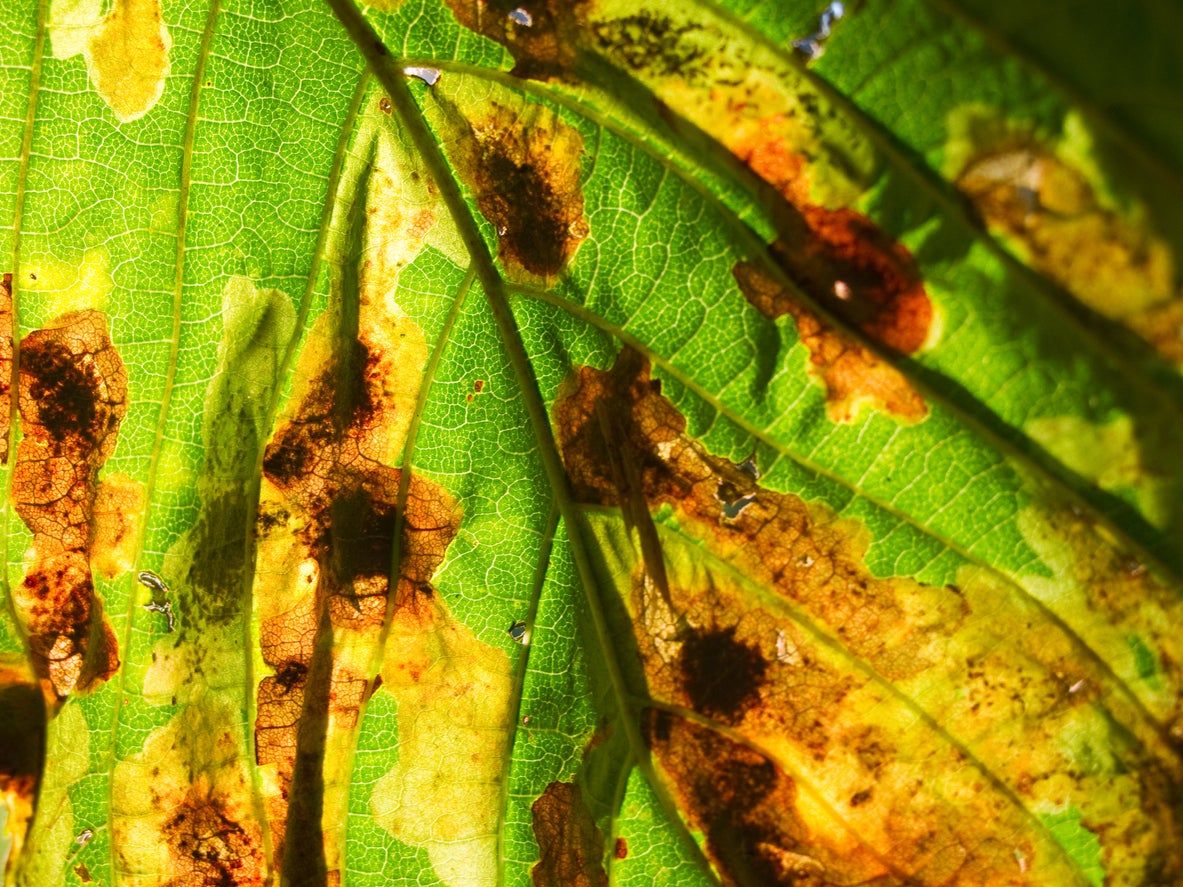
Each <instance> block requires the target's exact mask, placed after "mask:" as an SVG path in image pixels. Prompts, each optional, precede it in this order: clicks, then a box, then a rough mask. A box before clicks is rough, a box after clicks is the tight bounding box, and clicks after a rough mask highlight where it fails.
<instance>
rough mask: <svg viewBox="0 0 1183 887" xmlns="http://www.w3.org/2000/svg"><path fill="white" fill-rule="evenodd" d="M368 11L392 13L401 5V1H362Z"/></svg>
mask: <svg viewBox="0 0 1183 887" xmlns="http://www.w3.org/2000/svg"><path fill="white" fill-rule="evenodd" d="M362 2H363V3H365V5H366V6H368V7H370V9H377V10H378V11H380V12H394V10H396V9H398V8H399V7H400V6H402V5H403V0H362Z"/></svg>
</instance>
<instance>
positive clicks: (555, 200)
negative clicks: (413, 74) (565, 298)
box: [445, 94, 589, 283]
mask: <svg viewBox="0 0 1183 887" xmlns="http://www.w3.org/2000/svg"><path fill="white" fill-rule="evenodd" d="M502 98H503V100H502V99H493V100H489V101H486V102H483V103H481V104H480V105H479V106H477V105H474V106H472V107H468V105H467V104H466V103H464V102H463V101H462V100H460V99H458V100H457V104H455V105H445V107H446V108H447V110H448V125H449V128H450V129H452V130H453V131H454V132H455V139H454V141H453V142H452V146H453V147H452V155H451V156H452V161H453V163H454V164H455V166H456V169H457V172H458V173H459V174H460V177H461V178H462V179H463V180H464V181H465V183H466V184H467V185H468V186H469V187H470V188H471V189H472V191H473V193H474V194H475V196H476V201H477V207H478V208H479V209H480V211H481V214H482V215H484V216H485V218H486V219H488V220H489V223H490V224H491V225H492V226H493V228H494V229H495V230H496V232H497V243H498V255H499V257H500V259H501V260H502V262H504V263H505V266H506V269H507V270H508V271H509V273H510V274H511V276H514V277H518V278H524V279H525V280H527V281H528V282H529V281H540V282H543V283H545V282H549V281H552V280H553V279H554V278H555V277H557V276H558V275H559V274H560V273H561V272H562V271H563V270H564V269H565V268H566V267H567V266H568V265H569V264H570V262H571V260H572V258H573V257H574V255H575V252H576V250H577V249H578V248H579V245H580V244H581V243H582V242H583V240H584V239H585V238H586V237H587V236H588V233H589V228H588V222H587V218H586V217H585V215H584V201H583V186H582V180H581V176H582V168H581V158H582V156H583V138H582V137H581V136H580V134H579V132H578V131H577V130H576V129H575V128H574V127H572V126H571V125H569V124H567V123H565V122H563V121H562V120H561V119H560V118H559V117H558V115H557V114H555V113H554V112H553V111H551V110H550V109H549V108H546V107H544V106H542V105H539V104H537V103H533V102H525V101H522V100H520V99H517V98H516V97H513V96H511V95H509V94H506V95H505V96H504V97H502ZM445 101H446V99H445Z"/></svg>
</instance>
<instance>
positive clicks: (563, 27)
mask: <svg viewBox="0 0 1183 887" xmlns="http://www.w3.org/2000/svg"><path fill="white" fill-rule="evenodd" d="M447 3H448V6H450V7H451V9H452V14H453V15H455V16H456V21H458V22H460V24H461V25H463V26H464V27H466V28H468V29H469V30H472V31H476V32H477V33H478V34H483V35H484V36H486V37H488V38H489V39H491V40H495V41H497V42H498V43H500V44H501V45H502V46H504V47H505V48H506V49H508V50H509V51H510V53H511V54H512V55H513V57H514V61H515V62H516V64H515V65H514V68H513V74H514V75H515V76H517V77H526V78H531V79H535V80H546V79H549V78H552V77H564V76H565V75H567V74H568V73H569V72H570V70H571V67H572V65H573V64H574V62H575V53H576V44H577V39H578V36H579V30H580V28H581V27H582V22H581V19H582V16H583V12H584V10H585V9H586V8H587V6H588V5H589V0H447Z"/></svg>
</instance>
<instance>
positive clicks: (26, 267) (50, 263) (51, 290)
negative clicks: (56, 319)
mask: <svg viewBox="0 0 1183 887" xmlns="http://www.w3.org/2000/svg"><path fill="white" fill-rule="evenodd" d="M110 264H111V259H110V256H109V255H108V253H107V251H106V250H105V249H102V248H99V247H96V248H95V249H90V250H87V251H86V252H85V253H83V255H82V259H81V260H80V261H78V262H64V261H60V260H58V259H55V258H52V257H50V256H43V257H39V258H29V259H24V260H22V261H21V278H20V290H21V294H22V295H29V294H33V293H35V294H36V297H35V299H30V301H33V302H34V305H37V306H40V305H42V304H43V305H44V310H45V312H46V313H47V314H50V315H56V314H64V313H66V312H68V311H84V310H86V309H88V308H90V309H94V310H96V311H103V310H105V309H106V307H107V300H108V298H110V296H111V291H112V290H114V289H115V281H114V279H113V278H112V277H111V268H110ZM25 307H27V305H26V306H25Z"/></svg>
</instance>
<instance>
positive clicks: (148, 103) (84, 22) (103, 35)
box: [49, 0, 172, 123]
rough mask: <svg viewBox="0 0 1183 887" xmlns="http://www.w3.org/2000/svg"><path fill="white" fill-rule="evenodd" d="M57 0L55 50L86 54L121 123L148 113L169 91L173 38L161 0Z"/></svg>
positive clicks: (63, 54)
mask: <svg viewBox="0 0 1183 887" xmlns="http://www.w3.org/2000/svg"><path fill="white" fill-rule="evenodd" d="M103 5H104V4H103V2H102V0H55V2H54V4H53V7H52V9H51V10H50V15H49V31H50V39H51V40H52V44H53V54H54V57H55V58H58V59H68V58H71V57H72V56H75V55H79V54H81V55H82V57H83V58H84V59H85V60H86V70H87V73H88V74H89V75H90V82H91V83H92V84H93V85H94V88H95V91H96V92H97V93H98V94H99V96H100V97H101V98H102V100H103V101H104V102H106V103H107V106H108V107H110V108H111V110H112V111H114V112H115V116H116V117H117V118H118V119H119V121H120V122H121V123H129V122H131V121H133V120H138V119H139V118H140V117H143V116H144V115H145V114H147V113H148V112H149V111H150V110H152V107H153V106H154V105H155V104H156V103H157V102H158V101H159V100H160V96H161V95H163V94H164V83H165V80H166V78H167V77H168V72H169V51H170V50H171V49H172V38H171V37H170V36H169V33H168V28H167V27H166V26H165V24H164V18H163V16H162V14H161V0H113V2H112V4H111V5H110V8H109V9H108V11H107V13H106V14H105V15H104V14H103V11H102V10H103Z"/></svg>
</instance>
